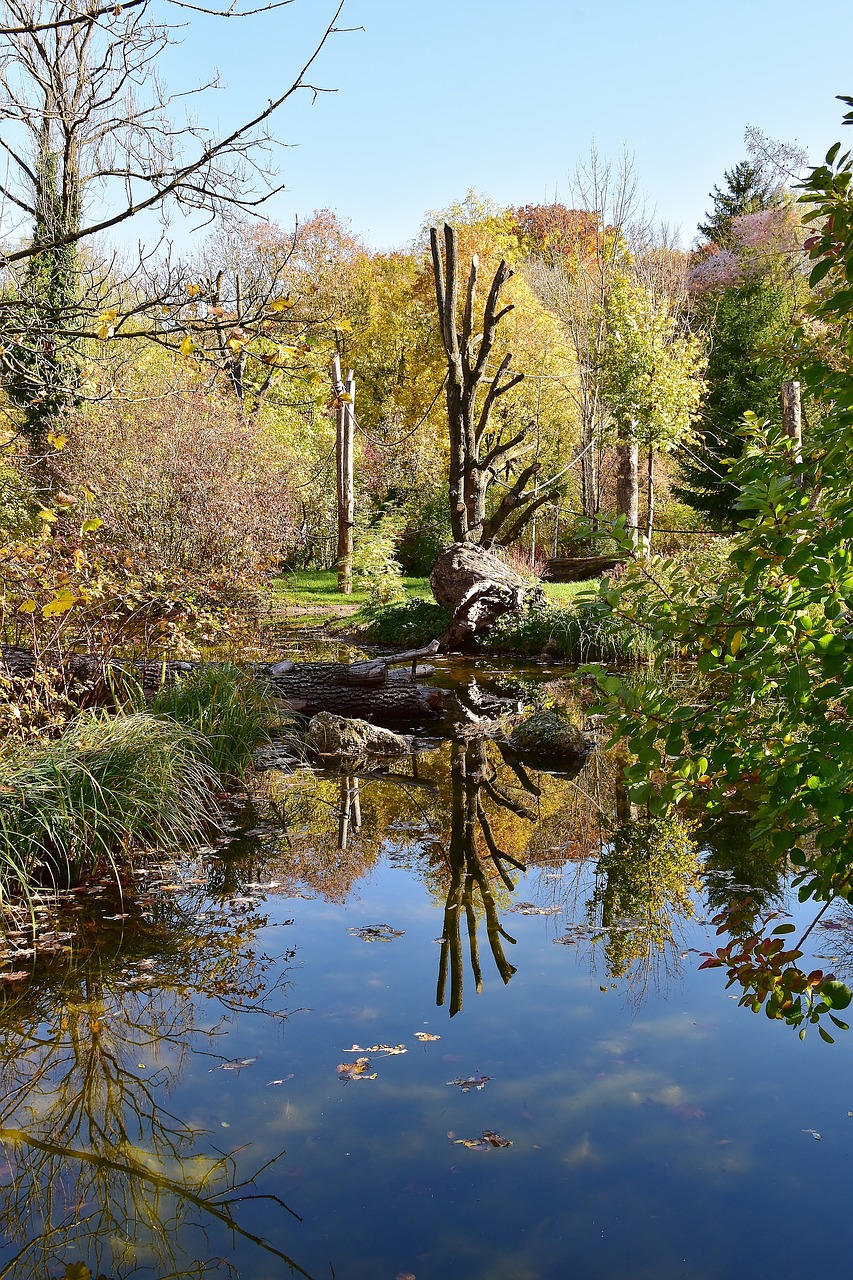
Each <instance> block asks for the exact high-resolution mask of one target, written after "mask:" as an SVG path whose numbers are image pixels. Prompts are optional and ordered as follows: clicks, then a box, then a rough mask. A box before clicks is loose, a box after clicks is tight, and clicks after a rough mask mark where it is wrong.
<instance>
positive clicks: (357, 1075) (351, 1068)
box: [335, 1058, 378, 1084]
mask: <svg viewBox="0 0 853 1280" xmlns="http://www.w3.org/2000/svg"><path fill="white" fill-rule="evenodd" d="M369 1066H370V1059H369V1058H356V1060H355V1062H341V1063H340V1064H339V1065H338V1066H337V1067H336V1068H335V1070H336V1071H337V1073H338V1075H339V1076H340V1078H341V1081H342V1083H343V1084H346V1082H347V1081H348V1080H376V1079H377V1076H378V1073H377V1072H376V1071H374V1072H373V1073H372V1074H370V1075H369V1074H368V1067H369Z"/></svg>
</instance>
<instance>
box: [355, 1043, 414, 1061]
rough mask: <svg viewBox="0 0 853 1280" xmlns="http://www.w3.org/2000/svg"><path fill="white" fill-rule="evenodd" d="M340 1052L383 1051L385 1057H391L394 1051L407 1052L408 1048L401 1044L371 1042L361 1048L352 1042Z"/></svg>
mask: <svg viewBox="0 0 853 1280" xmlns="http://www.w3.org/2000/svg"><path fill="white" fill-rule="evenodd" d="M341 1052H342V1053H384V1054H385V1056H386V1057H389V1058H390V1057H392V1056H393V1055H394V1054H396V1053H408V1052H409V1051H408V1049H407V1048H406V1047H405V1045H402V1044H372V1045H369V1046H368V1047H367V1048H362V1046H361V1045H360V1044H354V1045H353V1046H352V1048H351V1049H342V1050H341Z"/></svg>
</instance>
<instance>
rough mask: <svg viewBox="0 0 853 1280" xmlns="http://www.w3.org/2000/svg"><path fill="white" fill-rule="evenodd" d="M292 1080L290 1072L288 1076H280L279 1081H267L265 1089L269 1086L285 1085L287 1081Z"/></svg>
mask: <svg viewBox="0 0 853 1280" xmlns="http://www.w3.org/2000/svg"><path fill="white" fill-rule="evenodd" d="M292 1079H293V1072H292V1071H291V1073H290V1075H289V1076H282V1077H281V1079H280V1080H268V1081H267V1088H269V1086H270V1085H271V1084H287V1082H288V1080H292Z"/></svg>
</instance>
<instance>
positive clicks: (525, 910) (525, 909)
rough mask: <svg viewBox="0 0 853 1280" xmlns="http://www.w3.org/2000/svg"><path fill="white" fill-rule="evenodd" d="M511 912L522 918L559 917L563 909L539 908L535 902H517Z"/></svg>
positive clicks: (558, 907)
mask: <svg viewBox="0 0 853 1280" xmlns="http://www.w3.org/2000/svg"><path fill="white" fill-rule="evenodd" d="M509 910H510V911H515V912H517V913H518V915H522V916H558V915H559V914H560V912H561V911H562V910H563V908H562V907H560V906H551V907H537V906H536V903H535V902H517V903H516V904H515V905H514V906H512V907H510V908H509Z"/></svg>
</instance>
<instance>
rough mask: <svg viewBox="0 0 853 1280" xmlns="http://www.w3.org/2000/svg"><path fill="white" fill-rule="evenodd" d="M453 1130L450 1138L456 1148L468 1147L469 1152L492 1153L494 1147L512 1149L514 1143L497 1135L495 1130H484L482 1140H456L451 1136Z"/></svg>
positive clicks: (449, 1135)
mask: <svg viewBox="0 0 853 1280" xmlns="http://www.w3.org/2000/svg"><path fill="white" fill-rule="evenodd" d="M452 1132H453V1131H452V1130H451V1132H450V1133H448V1135H447V1136H448V1138H450V1141H451V1142H452V1143H453V1145H454V1146H455V1147H467V1148H468V1149H469V1151H490V1150H491V1148H492V1147H511V1146H512V1143H511V1142H510V1140H509V1138H503V1137H501V1135H500V1134H499V1133H495V1131H494V1129H484V1130H483V1136H482V1137H481V1138H454V1137H452V1136H451V1134H452Z"/></svg>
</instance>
